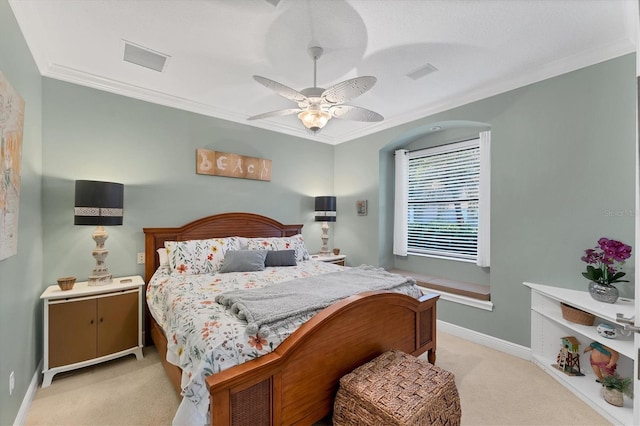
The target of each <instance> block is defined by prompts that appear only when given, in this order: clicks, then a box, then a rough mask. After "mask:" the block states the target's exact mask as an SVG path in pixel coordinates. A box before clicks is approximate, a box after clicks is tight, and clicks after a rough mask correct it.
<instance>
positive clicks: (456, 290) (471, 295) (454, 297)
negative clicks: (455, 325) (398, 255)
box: [389, 269, 493, 311]
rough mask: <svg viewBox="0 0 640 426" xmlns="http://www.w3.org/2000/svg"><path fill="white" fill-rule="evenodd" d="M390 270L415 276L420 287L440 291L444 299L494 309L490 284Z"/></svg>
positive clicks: (488, 309) (430, 290)
mask: <svg viewBox="0 0 640 426" xmlns="http://www.w3.org/2000/svg"><path fill="white" fill-rule="evenodd" d="M389 272H391V273H394V274H399V275H404V276H407V277H412V278H414V279H415V280H416V283H417V284H418V287H421V288H423V289H425V290H427V291H429V292H433V293H438V294H439V295H440V298H441V299H442V300H448V301H450V302H454V303H460V304H463V305H468V306H472V307H474V308H478V309H484V310H487V311H492V310H493V303H492V302H491V288H490V286H488V285H482V284H471V283H465V282H462V281H455V280H449V279H446V278H438V277H434V276H431V275H424V274H419V273H415V272H410V271H405V270H402V269H390V270H389Z"/></svg>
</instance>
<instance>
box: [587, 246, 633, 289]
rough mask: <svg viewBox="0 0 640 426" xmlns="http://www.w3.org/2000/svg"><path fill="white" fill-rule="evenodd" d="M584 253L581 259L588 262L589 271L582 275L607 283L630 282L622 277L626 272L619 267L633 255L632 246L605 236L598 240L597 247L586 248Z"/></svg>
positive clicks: (590, 279) (591, 279)
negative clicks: (619, 269)
mask: <svg viewBox="0 0 640 426" xmlns="http://www.w3.org/2000/svg"><path fill="white" fill-rule="evenodd" d="M584 253H585V255H584V256H582V257H581V259H582V261H583V262H586V263H587V272H583V273H582V276H583V277H585V278H586V279H588V280H589V281H594V282H597V283H600V284H605V285H610V284H613V283H618V282H629V281H628V280H622V279H621V278H622V277H624V276H625V275H626V274H625V273H624V272H619V271H618V268H620V267H621V266H623V265H624V261H625V260H627V259H628V258H630V257H631V246H629V245H627V244H624V243H622V242H620V241H616V240H610V239H608V238H604V237H603V238H600V239H599V240H598V246H597V247H594V248H590V249H586V250H585V251H584ZM591 265H596V266H595V267H594V266H591Z"/></svg>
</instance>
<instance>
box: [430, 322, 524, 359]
mask: <svg viewBox="0 0 640 426" xmlns="http://www.w3.org/2000/svg"><path fill="white" fill-rule="evenodd" d="M437 324H438V326H437V329H438V330H439V331H442V332H444V333H448V334H452V335H454V336H457V337H460V338H462V339H466V340H469V341H471V342H474V343H477V344H479V345H482V346H487V347H489V348H491V349H495V350H497V351H500V352H505V353H507V354H509V355H513V356H517V357H518V358H522V359H526V360H527V361H531V348H527V347H526V346H522V345H518V344H516V343H512V342H508V341H506V340H502V339H498V338H497V337H493V336H489V335H488V334H483V333H479V332H477V331H474V330H470V329H468V328H464V327H460V326H458V325H455V324H451V323H448V322H444V321H440V320H438V321H437Z"/></svg>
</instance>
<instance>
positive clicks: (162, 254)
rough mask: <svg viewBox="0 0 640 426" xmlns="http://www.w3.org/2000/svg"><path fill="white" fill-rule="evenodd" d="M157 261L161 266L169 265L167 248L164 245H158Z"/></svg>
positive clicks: (166, 266)
mask: <svg viewBox="0 0 640 426" xmlns="http://www.w3.org/2000/svg"><path fill="white" fill-rule="evenodd" d="M156 251H157V252H158V262H159V264H160V267H161V268H168V267H169V255H168V254H167V249H166V248H165V247H160V248H159V249H158V250H156Z"/></svg>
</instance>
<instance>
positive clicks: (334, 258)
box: [311, 254, 347, 266]
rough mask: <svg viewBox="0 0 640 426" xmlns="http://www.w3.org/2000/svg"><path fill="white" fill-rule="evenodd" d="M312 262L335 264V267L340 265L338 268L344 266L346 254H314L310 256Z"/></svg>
mask: <svg viewBox="0 0 640 426" xmlns="http://www.w3.org/2000/svg"><path fill="white" fill-rule="evenodd" d="M311 259H312V260H319V261H320V262H327V263H335V264H336V265H340V266H346V265H345V261H346V259H347V255H346V254H338V255H335V254H330V255H328V256H320V255H319V254H314V255H313V256H311Z"/></svg>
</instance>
